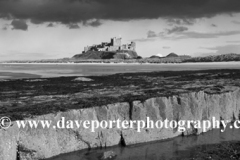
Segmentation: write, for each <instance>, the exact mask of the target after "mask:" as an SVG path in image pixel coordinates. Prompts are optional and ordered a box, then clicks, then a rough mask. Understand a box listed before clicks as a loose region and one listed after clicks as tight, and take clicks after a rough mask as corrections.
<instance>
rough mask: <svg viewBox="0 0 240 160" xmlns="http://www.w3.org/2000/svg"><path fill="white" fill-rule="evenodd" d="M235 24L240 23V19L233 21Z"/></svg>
mask: <svg viewBox="0 0 240 160" xmlns="http://www.w3.org/2000/svg"><path fill="white" fill-rule="evenodd" d="M232 23H234V24H240V21H232Z"/></svg>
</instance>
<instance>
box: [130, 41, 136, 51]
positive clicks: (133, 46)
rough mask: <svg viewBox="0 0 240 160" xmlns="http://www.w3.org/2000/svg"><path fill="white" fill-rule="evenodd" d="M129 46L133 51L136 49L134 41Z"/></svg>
mask: <svg viewBox="0 0 240 160" xmlns="http://www.w3.org/2000/svg"><path fill="white" fill-rule="evenodd" d="M131 48H132V50H133V51H135V49H136V43H135V42H131Z"/></svg>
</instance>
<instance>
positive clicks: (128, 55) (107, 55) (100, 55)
mask: <svg viewBox="0 0 240 160" xmlns="http://www.w3.org/2000/svg"><path fill="white" fill-rule="evenodd" d="M72 58H74V59H135V58H138V55H137V52H135V51H131V50H120V51H111V52H107V51H87V52H85V53H82V54H76V55H74V56H73V57H72Z"/></svg>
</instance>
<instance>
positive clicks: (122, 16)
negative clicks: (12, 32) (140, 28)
mask: <svg viewBox="0 0 240 160" xmlns="http://www.w3.org/2000/svg"><path fill="white" fill-rule="evenodd" d="M239 6H240V1H239V0H34V1H33V0H0V17H2V18H8V19H12V18H14V19H24V20H26V19H30V20H31V21H32V23H38V24H40V23H41V22H61V23H63V24H69V23H78V22H84V21H87V20H90V19H104V20H132V19H155V18H158V17H164V18H177V19H183V20H181V21H179V20H172V21H174V22H175V23H179V24H180V25H182V24H183V23H185V24H191V23H192V22H190V21H188V19H194V18H200V17H211V16H214V15H217V14H223V13H227V14H232V13H239V12H240V7H239ZM97 25H99V23H97V22H95V23H93V26H97Z"/></svg>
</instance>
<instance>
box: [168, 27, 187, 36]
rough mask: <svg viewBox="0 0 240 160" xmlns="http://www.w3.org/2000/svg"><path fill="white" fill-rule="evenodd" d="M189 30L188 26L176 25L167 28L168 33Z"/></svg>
mask: <svg viewBox="0 0 240 160" xmlns="http://www.w3.org/2000/svg"><path fill="white" fill-rule="evenodd" d="M187 30H188V28H187V27H183V26H175V27H173V28H172V29H167V34H172V33H180V32H184V31H187Z"/></svg>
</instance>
